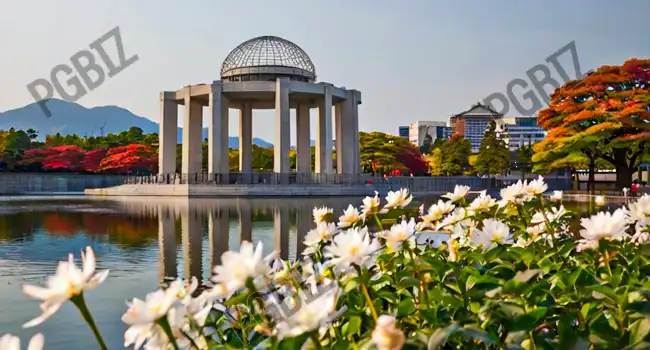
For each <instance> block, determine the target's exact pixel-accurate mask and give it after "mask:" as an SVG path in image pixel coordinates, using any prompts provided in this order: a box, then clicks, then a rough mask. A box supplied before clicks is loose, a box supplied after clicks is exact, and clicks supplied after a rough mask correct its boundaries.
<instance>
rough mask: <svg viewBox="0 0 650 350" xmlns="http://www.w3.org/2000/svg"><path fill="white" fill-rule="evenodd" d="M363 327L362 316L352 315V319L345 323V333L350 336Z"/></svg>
mask: <svg viewBox="0 0 650 350" xmlns="http://www.w3.org/2000/svg"><path fill="white" fill-rule="evenodd" d="M360 329H361V317H359V316H352V317H350V320H349V321H348V322H347V323H346V324H344V325H343V335H345V336H346V337H349V336H351V335H354V334H356V333H357V332H359V330H360Z"/></svg>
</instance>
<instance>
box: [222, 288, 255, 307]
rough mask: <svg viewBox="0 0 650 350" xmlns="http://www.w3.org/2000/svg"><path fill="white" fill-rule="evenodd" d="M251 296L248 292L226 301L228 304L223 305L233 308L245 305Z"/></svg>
mask: <svg viewBox="0 0 650 350" xmlns="http://www.w3.org/2000/svg"><path fill="white" fill-rule="evenodd" d="M249 294H250V293H249V292H248V291H245V292H244V293H241V294H239V295H237V296H234V297H232V298H230V299H228V300H226V302H225V303H223V304H224V305H225V306H233V305H239V304H245V303H247V302H248V301H249V300H248V299H249V298H248V297H249Z"/></svg>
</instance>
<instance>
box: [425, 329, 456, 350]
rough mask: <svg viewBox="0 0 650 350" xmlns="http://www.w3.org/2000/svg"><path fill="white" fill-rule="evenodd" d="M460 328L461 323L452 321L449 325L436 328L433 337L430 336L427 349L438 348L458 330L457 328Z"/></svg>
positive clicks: (433, 349)
mask: <svg viewBox="0 0 650 350" xmlns="http://www.w3.org/2000/svg"><path fill="white" fill-rule="evenodd" d="M459 328H460V326H459V325H457V324H455V323H452V324H450V325H449V326H447V327H444V328H438V329H436V330H435V331H434V332H433V334H431V337H430V338H429V342H428V343H427V349H428V350H435V349H437V348H438V347H439V346H440V345H442V344H444V342H445V341H446V340H447V338H449V336H450V335H452V334H454V332H456V330H458V329H459Z"/></svg>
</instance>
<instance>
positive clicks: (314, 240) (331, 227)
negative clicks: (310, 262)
mask: <svg viewBox="0 0 650 350" xmlns="http://www.w3.org/2000/svg"><path fill="white" fill-rule="evenodd" d="M335 232H336V224H334V223H331V222H321V223H319V224H318V225H317V226H316V228H315V229H312V230H310V231H309V232H307V234H306V235H305V240H304V244H305V245H306V246H307V247H311V246H314V245H316V244H318V243H320V242H326V241H328V240H329V239H330V238H331V237H332V235H334V233H335Z"/></svg>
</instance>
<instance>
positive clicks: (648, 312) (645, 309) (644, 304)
mask: <svg viewBox="0 0 650 350" xmlns="http://www.w3.org/2000/svg"><path fill="white" fill-rule="evenodd" d="M626 309H627V310H632V311H635V312H638V313H640V314H642V315H644V316H646V317H650V302H648V301H635V302H633V303H631V304H630V305H628V306H627V307H626Z"/></svg>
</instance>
